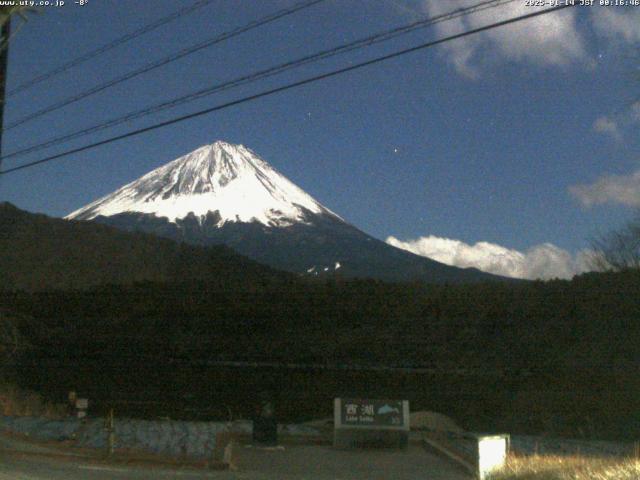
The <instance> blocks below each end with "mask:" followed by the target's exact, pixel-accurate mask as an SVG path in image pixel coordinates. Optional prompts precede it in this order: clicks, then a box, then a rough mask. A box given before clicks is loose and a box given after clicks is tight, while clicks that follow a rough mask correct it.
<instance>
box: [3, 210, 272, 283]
mask: <svg viewBox="0 0 640 480" xmlns="http://www.w3.org/2000/svg"><path fill="white" fill-rule="evenodd" d="M0 272H2V274H1V275H0V288H3V289H23V290H31V291H34V290H51V289H55V290H64V289H83V288H88V287H90V286H94V285H101V284H131V283H133V282H136V281H170V280H171V281H172V280H175V279H176V278H180V279H210V280H211V279H215V278H216V277H217V278H221V279H222V278H224V281H225V282H234V281H239V282H242V283H244V282H247V281H254V280H255V281H258V282H259V281H261V280H262V279H266V278H271V277H274V276H282V275H285V274H280V273H278V272H276V271H275V270H272V269H270V268H268V267H263V266H261V265H259V264H258V263H256V262H253V261H251V260H249V259H247V258H245V257H242V256H240V255H238V254H236V253H234V252H233V251H232V250H231V249H229V248H227V247H222V246H220V247H210V248H202V247H194V246H189V245H184V244H180V243H175V242H172V241H170V240H166V239H161V238H157V237H155V236H153V235H147V234H141V233H126V232H122V231H120V230H117V229H114V228H110V227H107V226H104V225H98V224H94V223H86V222H73V221H67V220H61V219H55V218H50V217H47V216H45V215H34V214H32V213H28V212H24V211H22V210H19V209H18V208H16V207H14V206H13V205H11V204H9V203H0Z"/></svg>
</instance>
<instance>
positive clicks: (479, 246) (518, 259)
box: [386, 236, 589, 279]
mask: <svg viewBox="0 0 640 480" xmlns="http://www.w3.org/2000/svg"><path fill="white" fill-rule="evenodd" d="M386 241H387V243H388V244H389V245H393V246H394V247H397V248H401V249H403V250H407V251H409V252H412V253H415V254H417V255H421V256H423V257H429V258H431V259H433V260H436V261H438V262H442V263H445V264H447V265H453V266H456V267H461V268H466V267H475V268H478V269H480V270H482V271H485V272H489V273H494V274H496V275H503V276H507V277H514V278H526V279H551V278H571V277H573V276H574V275H576V274H578V273H582V272H585V271H587V270H588V257H589V253H588V252H587V251H586V250H585V251H582V252H579V253H578V254H577V255H576V256H575V257H573V256H572V255H571V254H570V253H569V252H567V251H566V250H563V249H561V248H558V247H557V246H555V245H553V244H551V243H543V244H541V245H537V246H535V247H533V248H530V249H529V250H527V251H526V252H520V251H518V250H512V249H508V248H505V247H503V246H500V245H496V244H494V243H489V242H478V243H476V244H474V245H469V244H467V243H464V242H462V241H460V240H453V239H450V238H441V237H435V236H428V237H420V238H416V239H410V240H406V241H402V240H399V239H397V238H395V237H393V236H390V237H388V238H387V240H386Z"/></svg>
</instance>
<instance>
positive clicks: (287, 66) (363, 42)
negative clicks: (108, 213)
mask: <svg viewBox="0 0 640 480" xmlns="http://www.w3.org/2000/svg"><path fill="white" fill-rule="evenodd" d="M514 1H516V0H487V1H484V2H480V3H478V4H476V5H472V6H470V7H467V8H461V9H457V10H454V11H451V12H448V13H446V14H443V15H439V16H436V17H430V18H427V19H422V20H419V21H416V22H413V23H410V24H408V25H403V26H401V27H397V28H394V29H392V30H386V31H384V32H380V33H377V34H374V35H370V36H367V37H364V38H361V39H358V40H355V41H352V42H348V43H345V44H342V45H339V46H337V47H333V48H330V49H327V50H323V51H320V52H317V53H314V54H311V55H307V56H304V57H301V58H298V59H296V60H292V61H289V62H285V63H282V64H279V65H276V66H273V67H269V68H267V69H265V70H261V71H259V72H256V73H252V74H250V75H245V76H242V77H239V78H235V79H233V80H229V81H227V82H224V83H221V84H217V85H213V86H209V87H207V88H205V89H201V90H199V91H196V92H194V93H190V94H188V95H183V96H181V97H177V98H174V99H171V100H168V101H165V102H161V103H159V104H155V105H152V106H148V107H145V108H143V109H141V110H137V111H133V112H129V113H128V114H126V115H124V116H120V117H116V118H114V119H111V120H108V121H106V122H103V123H99V124H97V125H93V126H91V127H86V128H83V129H81V130H77V131H75V132H72V133H68V134H65V135H62V136H59V137H55V138H53V139H49V140H47V141H45V142H41V143H39V144H35V145H32V146H29V147H25V148H22V149H20V150H16V151H14V152H11V153H9V154H7V155H5V156H4V157H2V158H0V162H1V161H2V160H6V159H8V158H15V157H20V156H24V155H26V154H28V153H32V152H35V151H39V150H42V149H45V148H48V147H51V146H54V145H58V144H60V143H63V142H66V141H68V140H73V139H76V138H80V137H83V136H85V135H88V134H91V133H95V132H98V131H101V130H105V129H107V128H111V127H114V126H117V125H120V124H122V123H125V122H129V121H132V120H137V119H139V118H142V117H145V116H148V115H151V114H153V113H158V112H161V111H164V110H167V109H170V108H174V107H176V106H179V105H183V104H185V103H188V102H191V101H194V100H197V99H200V98H204V97H206V96H209V95H212V94H214V93H218V92H221V91H226V90H229V89H232V88H235V87H238V86H241V85H246V84H249V83H253V82H255V81H257V80H262V79H265V78H269V77H272V76H275V75H277V74H280V73H282V72H285V71H288V70H291V69H294V68H298V67H301V66H303V65H308V64H311V63H315V62H317V61H320V60H325V59H327V58H331V57H334V56H336V55H340V54H343V53H347V52H351V51H353V50H356V49H360V48H364V47H370V46H372V45H375V44H378V43H381V42H385V41H388V40H391V39H393V38H397V37H398V36H400V35H405V34H408V33H411V32H413V31H415V30H417V29H420V28H425V27H428V26H432V25H435V24H437V23H440V22H443V21H449V20H452V19H454V18H458V17H461V16H465V15H469V14H471V13H477V12H480V11H483V10H486V9H490V8H496V7H498V6H502V5H506V4H508V3H513V2H514Z"/></svg>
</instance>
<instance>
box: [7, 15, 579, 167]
mask: <svg viewBox="0 0 640 480" xmlns="http://www.w3.org/2000/svg"><path fill="white" fill-rule="evenodd" d="M576 5H578V4H577V3H575V4H572V3H567V4H564V5H560V6H557V7H552V8H548V9H545V10H539V11H536V12H532V13H528V14H524V15H520V16H518V17H513V18H510V19H508V20H503V21H501V22H496V23H492V24H489V25H485V26H484V27H479V28H475V29H472V30H469V31H466V32H462V33H458V34H455V35H450V36H448V37H444V38H441V39H438V40H434V41H431V42H427V43H423V44H421V45H417V46H415V47H410V48H406V49H403V50H400V51H397V52H394V53H390V54H388V55H383V56H381V57H377V58H374V59H372V60H367V61H365V62H361V63H357V64H355V65H350V66H348V67H344V68H341V69H338V70H333V71H331V72H328V73H324V74H321V75H316V76H313V77H310V78H306V79H304V80H299V81H297V82H293V83H289V84H287V85H283V86H281V87H276V88H272V89H270V90H265V91H263V92H260V93H257V94H254V95H249V96H247V97H243V98H241V99H238V100H233V101H231V102H227V103H223V104H220V105H216V106H214V107H210V108H206V109H204V110H200V111H197V112H194V113H190V114H187V115H183V116H180V117H177V118H173V119H171V120H167V121H164V122H160V123H156V124H154V125H150V126H148V127H144V128H140V129H137V130H133V131H130V132H127V133H124V134H122V135H117V136H114V137H111V138H108V139H105V140H101V141H99V142H94V143H91V144H89V145H84V146H82V147H78V148H74V149H71V150H67V151H65V152H62V153H59V154H56V155H51V156H49V157H45V158H42V159H40V160H35V161H33V162H29V163H25V164H23V165H19V166H17V167H13V168H10V169H7V170H4V171H0V175H4V174H7V173H11V172H15V171H18V170H23V169H25V168H29V167H33V166H35V165H40V164H43V163H46V162H50V161H53V160H57V159H59V158H63V157H67V156H69V155H73V154H75V153H80V152H84V151H87V150H91V149H94V148H96V147H100V146H102V145H107V144H109V143H113V142H116V141H118V140H123V139H125V138H129V137H134V136H138V135H141V134H143V133H147V132H150V131H152V130H157V129H159V128H163V127H166V126H169V125H173V124H175V123H180V122H183V121H186V120H190V119H192V118H196V117H200V116H202V115H206V114H209V113H213V112H216V111H219V110H224V109H226V108H229V107H233V106H235V105H240V104H242V103H246V102H250V101H253V100H257V99H259V98H262V97H266V96H269V95H273V94H275V93H280V92H284V91H286V90H290V89H293V88H297V87H300V86H303V85H307V84H310V83H313V82H317V81H320V80H324V79H327V78H331V77H335V76H337V75H341V74H343V73H347V72H351V71H353V70H357V69H360V68H363V67H367V66H369V65H374V64H377V63H380V62H384V61H386V60H390V59H392V58H396V57H400V56H403V55H406V54H409V53H413V52H416V51H419V50H424V49H426V48H430V47H434V46H436V45H440V44H442V43H446V42H449V41H452V40H456V39H458V38H463V37H467V36H470V35H475V34H477V33H481V32H485V31H488V30H492V29H494V28H499V27H502V26H505V25H510V24H512V23H516V22H520V21H523V20H528V19H530V18H534V17H538V16H541V15H546V14H549V13H553V12H557V11H560V10H563V9H565V8H569V7H573V6H576Z"/></svg>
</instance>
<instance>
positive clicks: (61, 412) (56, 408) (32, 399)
mask: <svg viewBox="0 0 640 480" xmlns="http://www.w3.org/2000/svg"><path fill="white" fill-rule="evenodd" d="M0 415H3V416H10V417H41V418H43V417H44V418H63V417H64V416H65V415H66V406H65V405H64V404H55V403H51V402H49V401H47V400H45V399H44V398H43V397H42V396H41V395H39V394H37V393H35V392H32V391H29V390H23V389H21V388H18V387H16V386H15V385H12V384H10V383H0Z"/></svg>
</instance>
